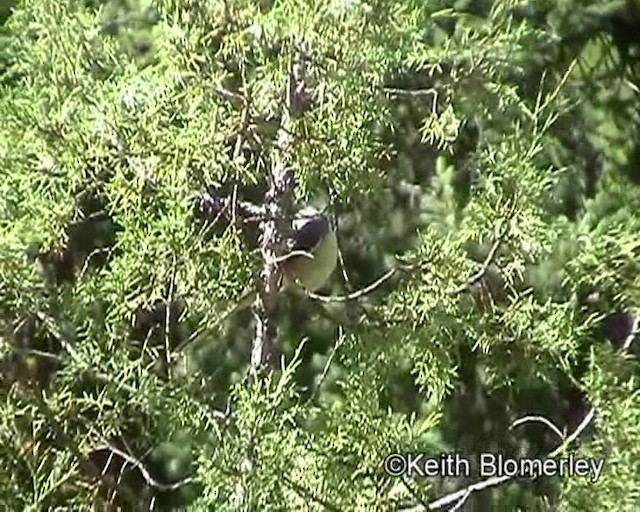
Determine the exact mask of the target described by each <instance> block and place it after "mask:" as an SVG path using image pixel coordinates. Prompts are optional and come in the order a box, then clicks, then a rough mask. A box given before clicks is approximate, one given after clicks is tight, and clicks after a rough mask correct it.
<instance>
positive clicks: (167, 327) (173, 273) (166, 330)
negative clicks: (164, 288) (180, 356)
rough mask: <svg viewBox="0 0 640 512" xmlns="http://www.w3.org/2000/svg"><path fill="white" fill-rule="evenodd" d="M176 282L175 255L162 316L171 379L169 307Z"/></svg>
mask: <svg viewBox="0 0 640 512" xmlns="http://www.w3.org/2000/svg"><path fill="white" fill-rule="evenodd" d="M175 281H176V257H175V254H174V255H172V262H171V277H170V278H169V293H168V294H167V295H168V296H167V298H166V299H165V315H164V351H165V358H166V360H167V377H168V378H169V379H171V378H172V377H173V370H172V368H171V367H172V364H173V360H172V355H171V346H170V342H171V340H170V339H169V330H170V328H171V306H172V305H173V291H174V287H175Z"/></svg>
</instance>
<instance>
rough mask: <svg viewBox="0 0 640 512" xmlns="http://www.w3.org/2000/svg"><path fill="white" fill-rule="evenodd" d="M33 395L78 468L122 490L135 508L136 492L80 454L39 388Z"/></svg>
mask: <svg viewBox="0 0 640 512" xmlns="http://www.w3.org/2000/svg"><path fill="white" fill-rule="evenodd" d="M34 396H35V399H36V402H37V404H38V408H39V409H40V411H41V412H42V413H43V414H44V416H45V417H46V418H47V421H48V423H49V424H50V425H51V427H52V428H53V430H54V432H55V435H56V437H57V438H58V440H59V441H60V442H61V443H62V444H63V445H64V446H65V447H66V448H67V449H68V450H69V451H70V452H71V454H72V455H73V456H74V457H75V458H76V460H77V461H78V464H79V465H80V468H82V469H83V470H84V471H85V472H86V473H87V474H88V475H90V476H91V477H93V478H94V479H96V480H100V481H102V482H104V483H105V484H107V486H108V487H110V488H112V489H118V490H119V491H120V492H122V494H123V496H124V497H126V499H127V500H128V501H129V503H130V504H131V505H132V506H133V508H134V509H135V508H136V503H137V498H136V494H135V493H134V492H133V491H132V490H131V489H130V488H129V487H128V486H127V485H126V484H121V483H119V482H116V481H114V479H113V478H112V477H110V476H109V475H104V474H103V472H102V471H100V469H98V467H97V466H96V465H95V464H94V463H93V461H92V460H91V459H89V458H87V457H85V456H84V455H83V454H82V452H81V450H80V448H79V446H78V444H77V443H76V442H75V440H74V439H72V438H71V437H70V436H69V435H67V433H66V432H65V431H64V429H63V428H62V425H60V423H59V422H58V420H57V419H56V417H55V414H54V413H53V411H52V410H51V408H50V407H49V405H48V404H47V401H46V399H45V397H44V394H43V391H42V389H41V388H39V387H38V388H37V389H36V391H35V393H34Z"/></svg>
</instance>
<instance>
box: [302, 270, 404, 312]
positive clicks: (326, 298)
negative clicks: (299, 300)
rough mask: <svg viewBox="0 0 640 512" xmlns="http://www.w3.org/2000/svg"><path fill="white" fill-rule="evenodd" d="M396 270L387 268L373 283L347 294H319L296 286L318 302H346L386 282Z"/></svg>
mask: <svg viewBox="0 0 640 512" xmlns="http://www.w3.org/2000/svg"><path fill="white" fill-rule="evenodd" d="M397 271H398V269H397V268H395V267H394V268H391V269H389V270H387V272H385V273H384V274H383V275H382V276H380V277H379V278H378V279H376V280H375V281H374V282H373V283H371V284H368V285H367V286H365V287H364V288H360V289H359V290H356V291H354V292H352V293H348V294H347V295H319V294H317V293H314V292H312V291H310V290H307V289H305V288H303V287H302V286H300V285H298V287H299V288H300V289H301V290H302V291H303V293H304V294H305V295H306V296H307V297H309V298H311V299H313V300H317V301H319V302H324V303H331V302H348V301H350V300H356V299H359V298H360V297H363V296H364V295H367V294H369V293H371V292H372V291H374V290H375V289H377V288H379V287H380V286H382V285H383V284H384V283H386V282H387V281H388V280H389V279H391V277H393V275H394V274H395V273H396V272H397Z"/></svg>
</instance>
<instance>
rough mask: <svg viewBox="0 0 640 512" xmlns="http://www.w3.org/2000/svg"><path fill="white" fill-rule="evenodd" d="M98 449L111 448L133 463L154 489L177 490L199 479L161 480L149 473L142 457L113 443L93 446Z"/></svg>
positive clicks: (113, 451) (111, 450)
mask: <svg viewBox="0 0 640 512" xmlns="http://www.w3.org/2000/svg"><path fill="white" fill-rule="evenodd" d="M98 450H109V451H110V452H111V453H113V454H116V455H117V456H119V457H121V458H122V459H123V460H125V461H126V462H127V463H129V464H131V465H132V466H134V467H135V468H136V469H137V470H138V471H140V474H141V475H142V478H144V481H145V482H146V483H147V485H149V487H153V488H154V489H158V490H159V491H175V490H177V489H180V488H181V487H184V486H185V485H189V484H192V483H195V482H196V481H197V480H196V479H195V478H192V477H188V478H184V479H182V480H179V481H178V482H175V483H172V484H167V483H164V482H160V481H158V480H156V479H155V478H153V477H152V476H151V473H149V470H148V469H147V468H146V466H145V465H144V463H143V462H142V461H141V460H140V459H138V458H136V457H134V456H133V455H131V454H128V453H126V452H124V451H122V450H120V449H118V448H116V447H115V446H113V445H112V444H111V443H105V444H104V445H101V446H98V447H96V448H93V450H92V451H98Z"/></svg>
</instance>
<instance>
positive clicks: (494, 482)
mask: <svg viewBox="0 0 640 512" xmlns="http://www.w3.org/2000/svg"><path fill="white" fill-rule="evenodd" d="M639 320H640V319H639V317H638V316H636V315H634V322H633V326H632V328H631V331H630V332H629V335H628V336H627V337H626V338H625V341H624V344H623V345H622V348H621V350H627V349H628V348H629V347H630V346H631V343H633V340H634V338H635V336H636V335H637V332H638V325H639ZM595 413H596V410H595V407H592V408H591V409H590V410H589V412H588V413H587V414H586V415H585V417H584V418H583V419H582V421H581V422H580V424H579V425H578V426H577V427H576V429H575V430H574V431H573V432H572V433H571V434H570V435H568V436H566V437H564V436H563V435H561V438H562V439H564V440H563V442H562V443H561V444H560V445H558V446H557V447H556V448H555V449H554V450H552V451H551V452H549V453H548V454H547V458H548V459H552V458H554V457H557V456H558V455H559V454H560V453H562V452H563V451H564V450H565V449H566V448H567V447H568V446H569V445H571V444H572V443H573V442H574V441H575V440H576V439H577V438H578V437H580V434H582V432H584V431H585V429H586V428H587V427H588V426H589V425H590V424H591V422H592V421H593V418H594V417H595ZM532 418H533V419H534V420H535V421H538V420H539V418H540V417H535V416H534V417H531V416H526V417H524V418H520V419H519V420H516V421H515V422H514V423H513V424H512V425H511V427H513V426H516V425H519V424H522V423H523V422H525V420H526V421H529V420H531V419H532ZM543 423H545V424H548V423H551V422H550V421H549V420H546V421H543ZM551 425H553V424H552V423H551ZM553 427H554V428H552V430H553V431H554V432H556V433H558V432H559V429H558V428H557V427H555V425H554V426H553ZM515 478H516V476H515V475H514V476H506V475H505V476H500V477H492V478H488V479H486V480H482V481H480V482H476V483H474V484H472V485H470V486H468V487H465V488H464V489H460V490H459V491H455V492H453V493H451V494H447V495H445V496H442V497H441V498H438V499H437V500H435V501H432V502H431V503H429V508H428V509H429V510H438V509H440V508H442V507H445V506H447V505H451V504H452V503H455V505H454V506H453V508H452V509H451V510H458V509H459V508H460V507H461V506H462V504H464V502H465V501H466V500H467V499H468V498H469V496H471V494H473V493H474V492H477V491H481V490H483V489H488V488H489V487H496V486H498V485H501V484H503V483H505V482H508V481H510V480H513V479H515ZM415 510H423V508H420V507H418V508H417V509H415Z"/></svg>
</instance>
